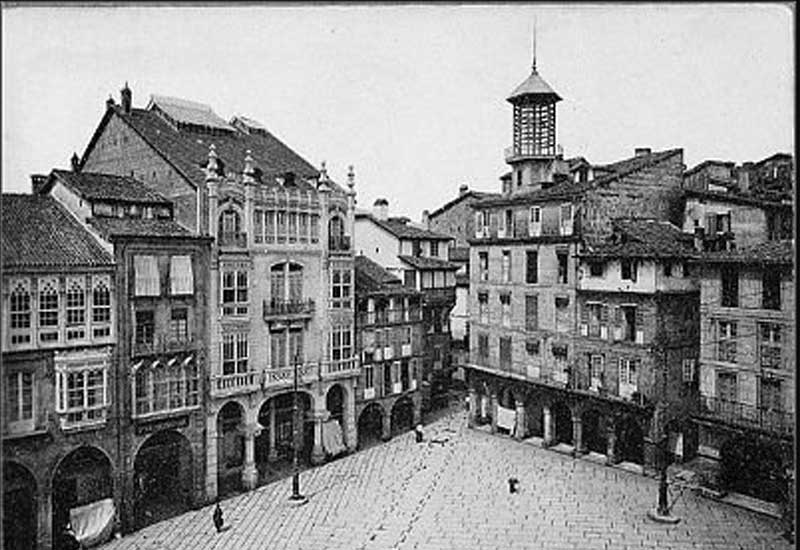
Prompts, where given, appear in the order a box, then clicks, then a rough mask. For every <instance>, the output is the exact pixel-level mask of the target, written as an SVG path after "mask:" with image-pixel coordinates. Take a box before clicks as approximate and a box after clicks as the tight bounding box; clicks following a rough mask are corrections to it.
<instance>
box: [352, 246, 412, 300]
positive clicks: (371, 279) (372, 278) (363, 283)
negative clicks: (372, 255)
mask: <svg viewBox="0 0 800 550" xmlns="http://www.w3.org/2000/svg"><path fill="white" fill-rule="evenodd" d="M354 264H355V273H356V291H357V292H362V291H365V292H373V291H379V290H391V291H392V292H403V291H404V290H405V287H404V286H403V285H402V281H400V279H398V278H397V277H395V276H394V275H392V274H391V273H389V272H388V271H386V270H385V269H384V268H383V267H381V266H380V265H378V264H377V263H375V262H374V261H372V260H371V259H369V258H367V257H366V256H363V255H361V256H356V257H355V261H354ZM409 290H410V289H409Z"/></svg>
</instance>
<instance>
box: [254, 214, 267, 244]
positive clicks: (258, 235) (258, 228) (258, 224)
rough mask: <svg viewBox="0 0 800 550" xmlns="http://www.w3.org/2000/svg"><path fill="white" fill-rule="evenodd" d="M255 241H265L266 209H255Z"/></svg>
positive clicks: (259, 242)
mask: <svg viewBox="0 0 800 550" xmlns="http://www.w3.org/2000/svg"><path fill="white" fill-rule="evenodd" d="M253 242H254V243H256V244H261V243H263V242H264V211H263V210H259V209H256V210H254V211H253Z"/></svg>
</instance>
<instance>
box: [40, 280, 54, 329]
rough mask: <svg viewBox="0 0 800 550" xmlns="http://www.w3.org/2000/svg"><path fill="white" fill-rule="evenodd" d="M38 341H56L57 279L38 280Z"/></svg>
mask: <svg viewBox="0 0 800 550" xmlns="http://www.w3.org/2000/svg"><path fill="white" fill-rule="evenodd" d="M39 341H41V342H55V341H58V279H57V278H55V277H47V278H41V279H39Z"/></svg>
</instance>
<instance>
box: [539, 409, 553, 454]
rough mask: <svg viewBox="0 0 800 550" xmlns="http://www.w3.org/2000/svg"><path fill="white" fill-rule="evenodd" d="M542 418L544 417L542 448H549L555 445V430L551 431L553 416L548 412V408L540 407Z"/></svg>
mask: <svg viewBox="0 0 800 550" xmlns="http://www.w3.org/2000/svg"><path fill="white" fill-rule="evenodd" d="M542 416H544V440H543V441H542V446H544V447H550V446H552V445H553V444H554V443H555V434H554V433H553V432H554V431H555V430H554V429H553V428H554V426H553V415H552V413H551V412H550V407H549V406H547V405H545V406H543V407H542Z"/></svg>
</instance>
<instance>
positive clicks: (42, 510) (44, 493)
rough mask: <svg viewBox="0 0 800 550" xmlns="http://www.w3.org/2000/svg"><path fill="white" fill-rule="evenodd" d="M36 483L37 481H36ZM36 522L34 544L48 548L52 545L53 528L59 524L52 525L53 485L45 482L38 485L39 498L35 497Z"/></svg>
mask: <svg viewBox="0 0 800 550" xmlns="http://www.w3.org/2000/svg"><path fill="white" fill-rule="evenodd" d="M37 483H38V482H37ZM37 500H38V502H37V510H36V522H37V523H38V525H37V529H36V544H37V547H39V548H45V549H47V550H50V549H51V548H53V547H54V545H52V542H53V536H54V535H56V534H57V533H54V532H53V531H54V530H57V529H60V526H58V525H53V485H52V484H50V483H45V484H43V485H41V486H40V487H39V498H38V499H37Z"/></svg>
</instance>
